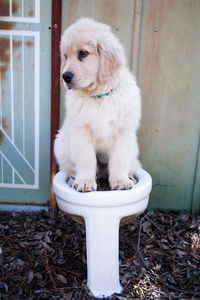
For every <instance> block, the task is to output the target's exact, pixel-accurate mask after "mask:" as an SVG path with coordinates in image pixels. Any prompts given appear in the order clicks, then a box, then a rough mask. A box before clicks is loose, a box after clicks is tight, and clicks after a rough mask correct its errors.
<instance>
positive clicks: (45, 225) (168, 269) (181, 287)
mask: <svg viewBox="0 0 200 300" xmlns="http://www.w3.org/2000/svg"><path fill="white" fill-rule="evenodd" d="M199 230H200V217H199V216H194V215H191V214H189V213H187V212H176V211H161V210H157V211H149V212H147V213H145V214H143V215H141V216H140V217H138V218H137V219H133V220H132V221H131V222H130V223H129V224H128V225H124V226H122V227H121V228H120V280H121V283H122V285H123V288H124V290H123V292H122V293H121V294H118V295H113V296H112V297H111V299H113V300H117V299H119V300H125V299H127V300H130V299H200V233H199ZM0 246H1V249H2V254H0V299H2V300H5V299H12V300H15V299H26V300H32V299H37V300H38V299H51V300H53V299H59V300H71V299H73V300H74V299H80V300H84V299H94V297H92V296H91V295H90V294H89V291H88V289H87V287H86V277H87V265H86V255H85V251H86V245H85V228H84V226H83V225H81V224H79V223H76V222H74V221H72V220H71V219H70V218H69V217H68V216H66V215H64V214H63V213H62V212H60V211H57V210H56V211H54V212H53V213H47V212H39V213H28V212H22V213H14V212H13V213H9V212H0ZM97 271H98V270H97Z"/></svg>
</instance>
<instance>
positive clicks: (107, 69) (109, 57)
mask: <svg viewBox="0 0 200 300" xmlns="http://www.w3.org/2000/svg"><path fill="white" fill-rule="evenodd" d="M97 51H98V55H99V72H98V81H99V82H100V83H101V84H105V83H106V81H107V80H108V78H110V77H112V75H113V74H114V73H115V72H116V71H117V70H118V69H119V67H120V66H121V64H122V60H121V55H120V54H121V51H120V49H118V48H117V47H113V46H112V41H109V42H108V41H107V42H105V41H103V42H100V43H98V45H97Z"/></svg>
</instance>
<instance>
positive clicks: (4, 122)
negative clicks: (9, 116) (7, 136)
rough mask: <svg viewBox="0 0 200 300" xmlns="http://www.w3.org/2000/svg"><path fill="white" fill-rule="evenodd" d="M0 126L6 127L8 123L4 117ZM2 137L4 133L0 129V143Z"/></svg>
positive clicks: (0, 142)
mask: <svg viewBox="0 0 200 300" xmlns="http://www.w3.org/2000/svg"><path fill="white" fill-rule="evenodd" d="M2 128H3V129H8V125H7V123H6V119H5V118H2ZM3 138H4V134H3V131H2V130H1V129H0V144H2V143H3Z"/></svg>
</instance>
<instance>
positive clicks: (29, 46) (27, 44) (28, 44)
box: [25, 40, 33, 48]
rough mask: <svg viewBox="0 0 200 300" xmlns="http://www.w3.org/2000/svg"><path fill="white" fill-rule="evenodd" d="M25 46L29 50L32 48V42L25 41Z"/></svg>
mask: <svg viewBox="0 0 200 300" xmlns="http://www.w3.org/2000/svg"><path fill="white" fill-rule="evenodd" d="M25 44H26V46H27V47H28V48H31V47H33V42H32V41H30V40H28V41H26V43H25Z"/></svg>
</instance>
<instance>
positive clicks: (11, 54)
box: [10, 35, 15, 143]
mask: <svg viewBox="0 0 200 300" xmlns="http://www.w3.org/2000/svg"><path fill="white" fill-rule="evenodd" d="M10 85H11V91H10V92H11V140H12V143H14V141H15V138H14V93H13V39H12V35H10Z"/></svg>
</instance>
